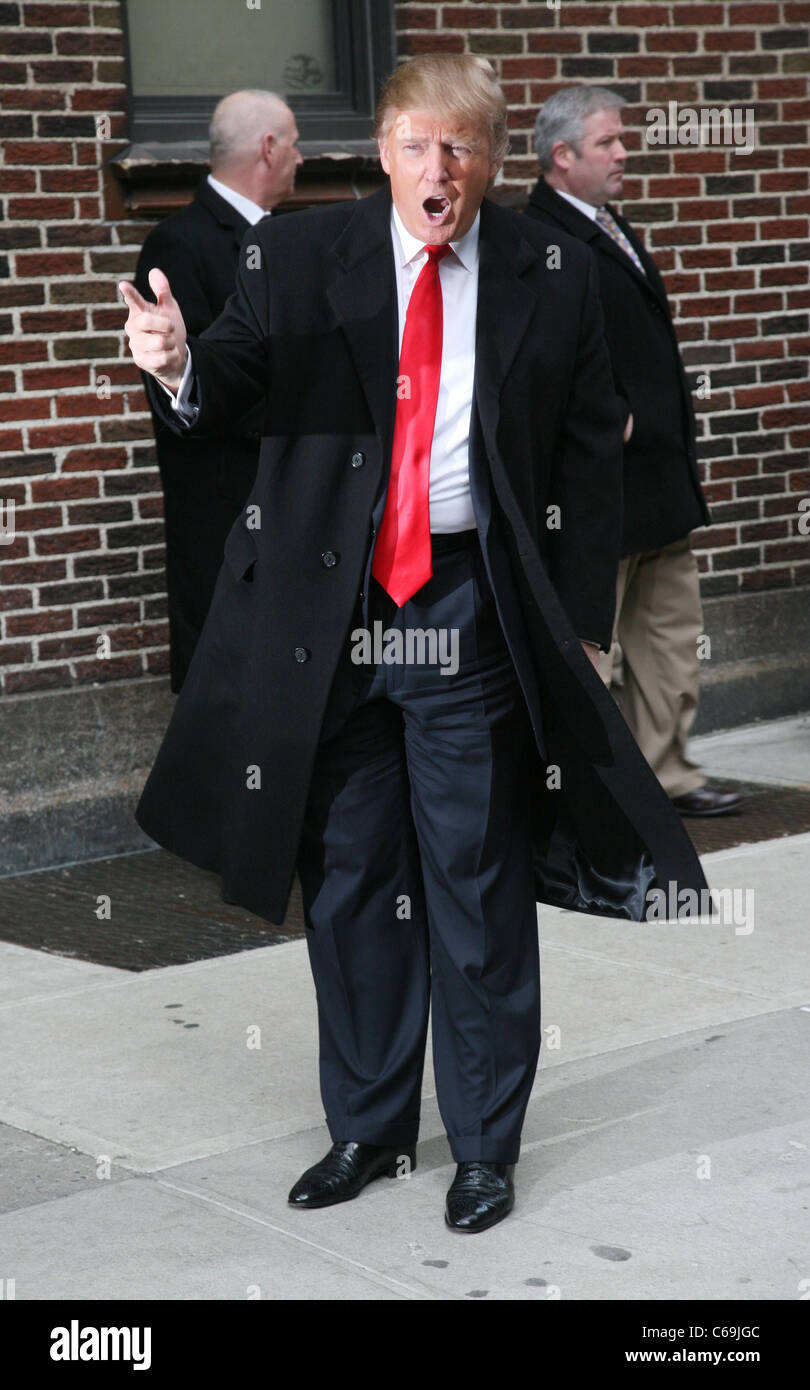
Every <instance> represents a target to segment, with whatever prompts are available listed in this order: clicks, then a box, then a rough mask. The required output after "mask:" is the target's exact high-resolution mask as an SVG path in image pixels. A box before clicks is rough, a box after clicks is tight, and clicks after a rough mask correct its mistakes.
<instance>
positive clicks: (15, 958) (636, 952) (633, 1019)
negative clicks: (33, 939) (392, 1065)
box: [0, 718, 810, 1300]
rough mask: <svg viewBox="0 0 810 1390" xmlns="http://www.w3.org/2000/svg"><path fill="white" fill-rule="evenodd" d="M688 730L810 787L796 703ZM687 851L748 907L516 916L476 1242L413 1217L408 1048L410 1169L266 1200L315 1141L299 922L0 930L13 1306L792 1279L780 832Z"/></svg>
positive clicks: (433, 1135)
mask: <svg viewBox="0 0 810 1390" xmlns="http://www.w3.org/2000/svg"><path fill="white" fill-rule="evenodd" d="M694 749H695V752H696V754H697V756H698V758H700V760H701V761H702V762H703V764H704V765H705V766H706V767H707V769H708V770H709V771H710V772H712V773H714V774H717V775H719V776H722V775H733V776H735V777H738V778H742V777H748V778H750V779H751V780H757V781H767V780H771V781H774V782H775V783H782V784H789V785H792V786H807V787H810V720H808V719H807V718H801V719H791V720H784V721H778V722H776V723H773V724H770V725H760V726H755V727H753V728H751V729H743V730H738V731H735V732H734V733H731V734H725V735H713V736H711V737H709V738H706V739H703V740H695V743H694ZM703 862H704V866H705V869H706V874H707V877H708V879H709V882H710V884H711V885H712V887H714V888H723V887H729V888H737V889H743V890H745V889H748V890H751V891H752V892H753V899H751V900H750V901H751V903H752V905H753V908H754V912H755V917H754V921H753V923H747V924H742V923H741V922H738V924H737V925H735V924H734V923H731V922H730V923H729V924H728V925H720V924H716V923H715V924H709V923H704V924H702V925H701V924H699V923H694V924H690V923H686V922H681V923H677V922H670V923H668V924H665V923H659V924H648V923H644V924H640V923H623V922H617V921H614V920H608V919H604V920H601V919H596V918H588V917H585V916H581V915H577V914H570V913H564V912H559V911H554V910H551V909H547V908H543V909H542V910H541V912H540V914H539V922H540V941H541V961H542V971H543V990H544V1017H543V1023H544V1047H543V1053H542V1060H541V1066H540V1069H539V1071H538V1075H537V1081H536V1084H535V1089H534V1093H533V1097H532V1102H531V1105H530V1109H529V1113H528V1116H527V1122H526V1126H525V1130H524V1141H523V1151H522V1157H521V1162H520V1164H519V1166H518V1168H517V1171H516V1178H517V1204H516V1207H515V1211H514V1213H513V1214H512V1215H511V1216H510V1217H509V1218H508V1219H507V1220H506V1221H505V1222H503V1223H502V1224H501V1225H499V1226H497V1227H495V1228H493V1229H492V1230H491V1231H489V1232H486V1233H484V1234H481V1235H479V1236H463V1235H459V1234H456V1233H452V1232H450V1231H448V1230H447V1229H446V1228H445V1226H444V1224H443V1216H442V1213H443V1204H444V1195H445V1192H446V1189H447V1186H448V1184H449V1181H450V1180H451V1178H452V1175H453V1172H454V1165H453V1162H452V1159H451V1155H450V1152H449V1148H448V1146H447V1142H446V1140H445V1138H444V1134H443V1129H442V1124H441V1119H440V1117H439V1114H438V1110H437V1107H436V1102H435V1096H434V1091H433V1078H432V1068H431V1066H430V1065H428V1067H427V1069H426V1085H425V1098H424V1107H423V1124H422V1137H421V1142H420V1145H419V1149H418V1155H417V1164H418V1166H417V1169H416V1171H415V1172H414V1174H413V1175H412V1176H411V1177H410V1178H408V1179H407V1180H399V1181H389V1180H388V1179H385V1178H383V1179H380V1180H379V1181H377V1182H375V1183H374V1184H372V1185H371V1186H370V1187H369V1188H368V1189H367V1190H366V1191H365V1192H364V1193H362V1194H361V1196H360V1197H358V1198H357V1199H356V1200H355V1201H353V1202H349V1203H345V1204H343V1205H340V1206H337V1207H331V1208H327V1209H325V1210H323V1211H315V1212H295V1211H293V1210H292V1209H291V1208H289V1207H288V1206H287V1204H286V1195H287V1191H288V1189H289V1187H290V1186H291V1185H292V1183H293V1181H294V1180H295V1178H296V1177H297V1176H298V1175H299V1173H300V1172H301V1170H302V1169H303V1168H305V1167H306V1166H308V1165H309V1164H310V1163H312V1162H314V1161H315V1160H316V1159H317V1158H319V1157H320V1156H321V1155H322V1154H323V1152H325V1150H326V1149H327V1148H328V1146H329V1137H328V1134H327V1131H326V1127H325V1125H324V1123H323V1112H322V1108H321V1104H320V1098H319V1094H318V1086H317V1033H316V1015H315V1000H314V993H313V989H312V983H311V978H310V974H309V967H308V962H307V954H306V945H305V943H304V942H303V941H291V942H288V943H285V944H280V945H275V946H269V947H264V948H260V949H256V950H250V951H244V952H241V953H239V954H236V955H230V956H224V957H219V958H215V959H210V960H204V961H198V962H195V963H193V964H186V965H179V966H172V967H167V968H164V969H155V970H147V971H143V972H141V973H133V972H130V971H125V970H119V969H114V968H111V967H107V966H98V965H92V964H87V963H84V962H80V961H77V960H74V959H69V958H66V957H59V956H54V955H46V954H42V953H40V952H38V951H34V950H28V949H25V948H23V947H19V946H12V945H0V959H1V960H2V967H3V968H2V972H0V1057H2V1062H0V1212H2V1215H0V1249H2V1252H3V1270H2V1274H3V1276H4V1278H5V1279H7V1280H9V1279H14V1280H15V1292H16V1297H17V1299H49V1298H56V1299H68V1298H83V1299H106V1298H114V1299H122V1298H136V1299H238V1300H244V1299H247V1298H249V1297H257V1296H261V1297H263V1298H273V1299H295V1298H307V1299H463V1298H489V1299H510V1300H511V1299H537V1298H540V1299H546V1298H556V1297H561V1298H564V1299H612V1298H621V1299H659V1298H676V1299H699V1300H702V1299H740V1298H741V1299H751V1300H756V1299H785V1300H795V1299H797V1298H798V1297H800V1295H801V1292H802V1288H805V1289H806V1287H808V1285H802V1281H803V1280H808V1279H810V1214H808V1207H809V1206H810V1200H809V1197H810V1122H809V1120H808V1110H809V1108H810V1107H808V1100H807V1092H808V1085H807V1082H808V1070H809V1068H808V1058H809V1057H810V952H809V951H808V948H807V919H808V911H807V904H808V901H809V900H810V834H802V835H795V836H791V837H788V838H784V839H777V840H771V841H768V842H765V843H760V844H756V845H750V846H746V845H742V846H738V847H736V848H734V849H731V850H724V851H720V852H718V853H715V854H711V855H707V856H705V857H704V860H703ZM749 925H752V926H753V930H750V931H749V930H748V926H749ZM109 929H110V930H111V931H112V930H114V929H115V928H114V923H112V922H111V923H110V924H109Z"/></svg>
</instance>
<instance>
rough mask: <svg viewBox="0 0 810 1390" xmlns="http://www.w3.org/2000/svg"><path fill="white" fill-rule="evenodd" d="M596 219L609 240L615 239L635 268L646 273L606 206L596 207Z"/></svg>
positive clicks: (643, 273)
mask: <svg viewBox="0 0 810 1390" xmlns="http://www.w3.org/2000/svg"><path fill="white" fill-rule="evenodd" d="M596 220H597V222H598V223H599V226H600V227H601V228H602V231H603V232H607V234H608V236H609V237H610V239H611V241H615V243H616V245H617V246H620V247H621V248H622V250H623V251H624V253H625V255H626V256H629V257H630V259H631V261H632V262H633V265H634V266H635V267H636V270H640V271H641V273H642V275H646V274H647V272H646V270H645V269H644V266H643V265H642V264H641V261H640V260H639V258H638V256H637V255H636V253H635V251H634V250H633V248H632V246H631V245H630V242H629V241H628V240H627V237H626V236H625V234H624V232H623V231H622V229H621V227H620V226H619V224H618V222H617V221H616V219H615V217H612V216H611V214H610V213H609V212H608V210H607V208H597V209H596Z"/></svg>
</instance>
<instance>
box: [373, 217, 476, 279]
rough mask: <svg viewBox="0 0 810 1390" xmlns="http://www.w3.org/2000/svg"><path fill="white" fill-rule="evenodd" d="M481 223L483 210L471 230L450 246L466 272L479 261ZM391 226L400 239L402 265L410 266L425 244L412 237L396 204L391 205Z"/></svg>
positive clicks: (422, 250) (472, 268)
mask: <svg viewBox="0 0 810 1390" xmlns="http://www.w3.org/2000/svg"><path fill="white" fill-rule="evenodd" d="M480 222H481V209H480V208H479V209H478V212H477V213H476V214H475V221H474V222H473V224H472V226H471V227H470V230H469V231H468V232H465V233H464V236H463V237H459V239H458V241H451V242H450V245H451V247H452V248H453V250H454V251H455V253H456V256H457V257H458V260H459V261H460V262H461V264H462V265H463V267H464V269H465V270H470V271H472V270H474V269H475V265H476V261H477V259H478V231H479V226H480ZM391 226H392V228H393V230H394V231H395V232H396V234H397V237H398V239H399V249H400V265H403V266H405V265H408V264H409V263H410V262H411V261H414V260H416V257H417V256H419V255H421V254H422V253H423V252H424V249H425V242H424V241H420V240H419V238H418V237H415V236H411V233H410V232H409V231H408V229H407V227H406V226H405V223H404V222H403V221H402V218H401V217H400V215H399V213H398V212H397V209H396V207H395V206H394V204H393V203H392V204H391Z"/></svg>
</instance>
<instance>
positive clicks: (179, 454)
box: [135, 179, 261, 691]
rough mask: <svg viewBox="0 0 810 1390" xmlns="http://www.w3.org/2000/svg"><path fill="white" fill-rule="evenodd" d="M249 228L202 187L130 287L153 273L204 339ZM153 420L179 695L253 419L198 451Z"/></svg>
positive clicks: (241, 481) (167, 224) (227, 425)
mask: <svg viewBox="0 0 810 1390" xmlns="http://www.w3.org/2000/svg"><path fill="white" fill-rule="evenodd" d="M248 227H249V223H248V222H247V221H246V219H245V218H244V217H242V215H241V213H238V212H237V211H236V209H235V208H233V207H231V205H230V203H228V202H226V200H225V199H224V198H221V197H220V195H219V194H218V193H217V192H215V190H214V189H213V188H212V187H211V185H210V184H209V183H208V182H207V180H205V179H203V180H202V182H201V183H200V185H199V187H198V189H197V192H196V194H195V196H194V199H193V201H192V202H191V203H190V204H189V205H188V206H187V207H184V208H182V209H181V211H179V212H176V213H173V214H172V216H170V217H167V218H166V220H165V221H163V222H161V223H159V224H158V226H156V227H154V228H153V229H152V231H151V232H150V233H149V235H148V236H147V238H146V240H145V242H144V244H143V249H142V251H141V254H140V257H139V260H138V268H137V271H136V274H135V284H136V286H137V288H138V289H139V290H140V292H141V294H142V295H144V296H145V298H147V299H150V300H154V295H153V294H152V291H151V289H150V288H149V281H148V275H149V271H150V270H151V269H152V267H153V266H159V267H160V269H161V270H163V271H165V273H166V275H167V276H168V278H169V283H170V285H171V287H172V293H173V294H174V297H175V299H176V300H177V302H178V304H179V305H180V309H181V311H182V314H183V318H184V319H185V322H186V325H187V327H188V329H189V331H190V332H192V333H202V331H203V329H205V328H207V327H208V326H209V324H211V323H213V321H214V319H216V318H218V316H219V314H220V313H221V312H222V309H223V306H224V304H225V301H226V299H227V298H228V296H229V295H230V294H232V293H233V288H234V284H235V282H236V269H237V266H238V263H239V248H240V246H241V244H242V239H243V237H244V235H245V232H246V231H247V229H248ZM145 380H146V377H144V381H145ZM152 419H153V424H154V429H155V442H156V445H157V457H158V467H159V469H160V477H161V483H162V486H163V503H164V506H163V514H164V525H165V533H166V580H167V589H168V597H169V650H170V674H171V687H172V690H175V691H177V690H179V689H180V687H181V685H182V683H183V680H184V679H185V675H186V671H187V670H188V664H189V662H190V660H191V655H192V652H193V651H194V648H195V646H196V644H197V641H198V638H199V635H200V632H201V631H202V626H203V622H204V621H205V615H206V613H207V612H208V608H209V606H210V603H211V599H212V597H213V593H214V586H215V584H216V578H217V575H218V573H219V568H220V565H221V564H222V552H223V546H224V544H225V537H226V536H227V534H228V532H229V531H230V529H231V526H232V525H233V523H234V520H235V519H236V517H237V516H238V514H239V512H240V511H241V509H242V507H243V505H244V502H245V498H246V497H247V495H248V493H249V491H250V489H251V487H252V486H253V481H254V479H255V477H256V467H257V464H258V460H259V439H260V434H259V430H260V426H261V418H260V415H259V416H257V415H255V413H254V416H253V417H252V418H250V417H248V418H247V419H244V420H242V421H237V420H235V419H229V420H225V421H223V427H222V431H221V433H220V435H219V436H218V437H217V438H216V439H211V440H208V441H206V442H205V443H204V444H201V443H192V442H191V441H190V440H188V439H185V438H183V437H181V436H179V435H178V434H177V433H176V432H175V431H174V430H172V429H170V428H168V427H167V425H166V424H165V422H164V420H163V419H162V417H161V416H160V415H159V414H158V413H157V412H155V411H154V410H153V411H152Z"/></svg>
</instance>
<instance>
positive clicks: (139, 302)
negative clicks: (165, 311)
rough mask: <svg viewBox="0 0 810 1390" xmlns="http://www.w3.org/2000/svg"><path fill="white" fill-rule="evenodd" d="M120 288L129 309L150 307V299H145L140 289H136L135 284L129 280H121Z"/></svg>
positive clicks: (119, 282)
mask: <svg viewBox="0 0 810 1390" xmlns="http://www.w3.org/2000/svg"><path fill="white" fill-rule="evenodd" d="M118 288H119V290H120V291H121V294H122V295H123V298H124V300H125V302H126V304H127V307H128V308H129V309H148V308H149V301H148V299H144V297H143V295H142V294H141V293H140V292H139V291H138V290H136V288H135V286H134V285H133V284H131V283H130V281H129V280H119V281H118Z"/></svg>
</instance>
